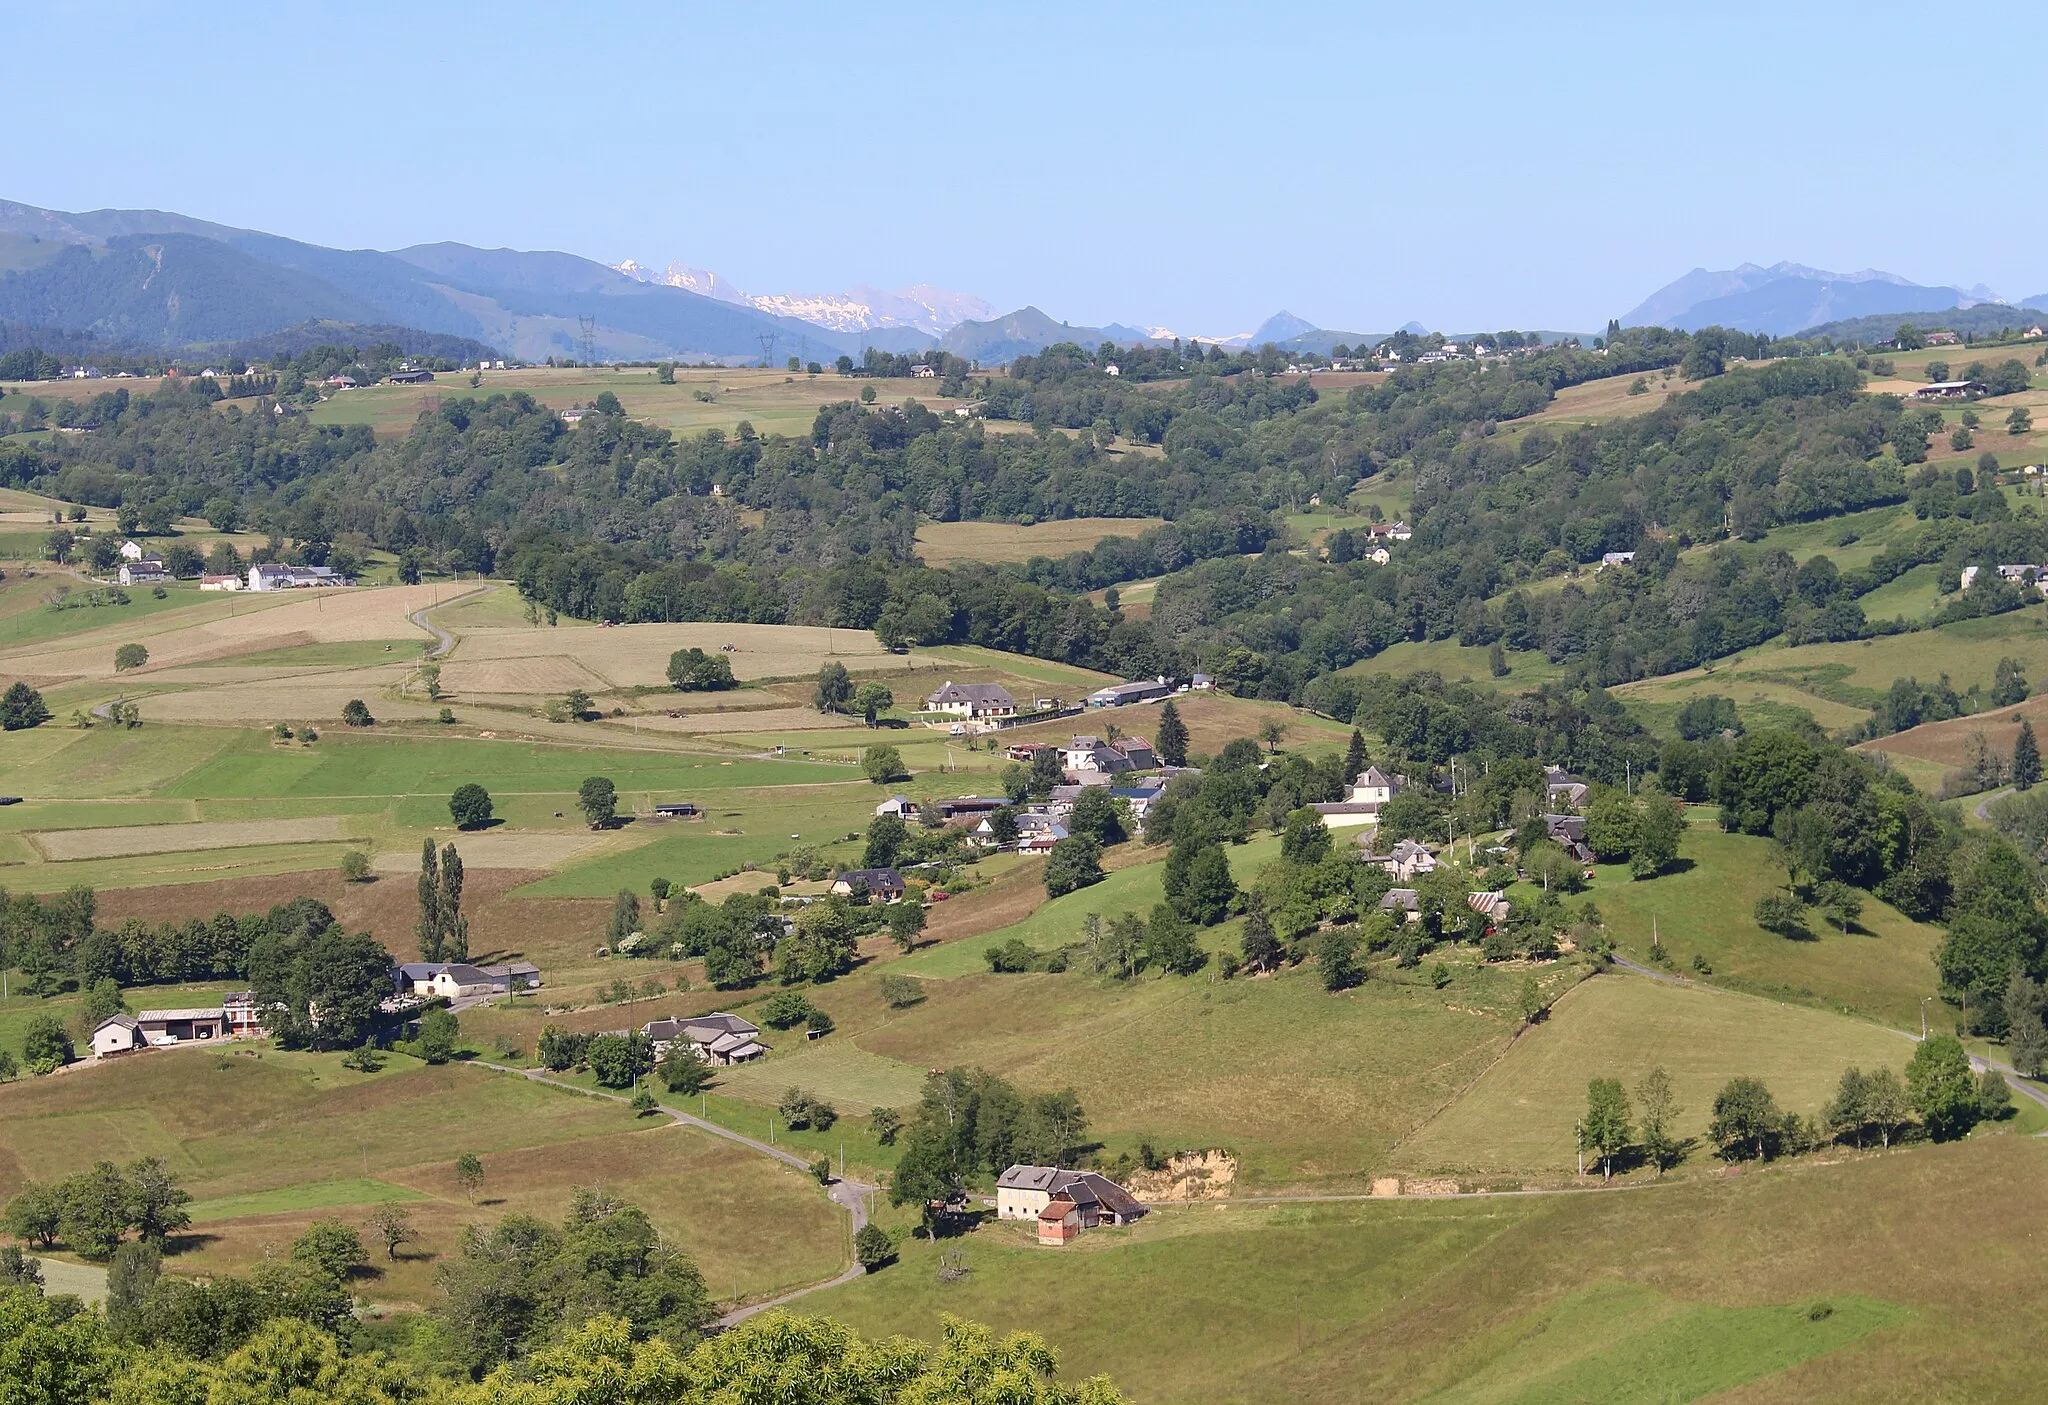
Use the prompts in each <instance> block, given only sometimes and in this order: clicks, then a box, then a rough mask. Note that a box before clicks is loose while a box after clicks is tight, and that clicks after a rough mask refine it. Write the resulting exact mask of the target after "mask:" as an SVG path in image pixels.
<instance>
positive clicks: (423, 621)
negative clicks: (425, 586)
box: [406, 585, 490, 659]
mask: <svg viewBox="0 0 2048 1405" xmlns="http://www.w3.org/2000/svg"><path fill="white" fill-rule="evenodd" d="M489 589H490V586H489V585H480V586H478V587H476V589H474V590H464V591H458V592H457V593H455V594H454V595H451V596H449V597H448V598H447V599H446V600H436V601H435V602H434V603H433V604H431V605H422V606H420V607H419V609H417V610H414V611H413V612H412V613H411V614H409V615H407V616H406V619H408V620H410V621H411V622H412V623H414V624H416V625H418V626H419V627H420V628H421V629H424V630H425V631H427V633H429V634H431V635H433V636H434V647H433V648H431V649H429V650H428V651H427V653H426V657H427V658H430V659H438V658H445V657H446V656H447V654H448V652H449V651H450V650H451V649H453V648H454V647H455V636H454V635H452V634H450V633H449V632H448V631H447V630H445V629H443V628H441V626H439V625H438V624H435V623H434V622H433V621H432V620H430V619H428V618H427V616H428V615H430V614H432V613H433V612H434V611H436V610H438V609H440V608H441V607H442V606H443V605H453V604H454V603H455V602H456V601H458V600H467V599H468V598H469V597H470V596H472V595H480V594H482V593H483V592H484V591H486V590H489Z"/></svg>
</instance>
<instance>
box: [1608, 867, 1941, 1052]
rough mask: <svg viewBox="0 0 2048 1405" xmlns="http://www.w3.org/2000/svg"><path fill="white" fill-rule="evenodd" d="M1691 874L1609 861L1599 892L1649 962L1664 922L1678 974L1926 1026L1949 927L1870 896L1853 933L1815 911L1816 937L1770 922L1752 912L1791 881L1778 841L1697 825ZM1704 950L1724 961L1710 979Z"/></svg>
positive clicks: (1621, 932) (1623, 939) (1620, 929)
mask: <svg viewBox="0 0 2048 1405" xmlns="http://www.w3.org/2000/svg"><path fill="white" fill-rule="evenodd" d="M1679 857H1680V860H1681V863H1683V864H1686V865H1689V866H1688V867H1686V868H1684V870H1683V871H1682V872H1676V873H1667V874H1665V875H1664V876H1662V877H1660V878H1655V879H1650V880H1648V881H1644V882H1636V881H1631V880H1630V879H1629V877H1628V870H1627V869H1626V868H1625V867H1623V866H1621V865H1615V864H1603V865H1600V866H1599V867H1597V868H1596V869H1595V870H1594V872H1595V874H1596V875H1597V876H1596V878H1595V880H1594V883H1593V888H1592V894H1591V896H1592V897H1593V899H1594V900H1595V901H1596V902H1597V903H1598V904H1599V906H1600V914H1601V917H1602V918H1603V919H1604V920H1605V922H1606V923H1607V930H1608V933H1609V935H1610V936H1612V937H1613V938H1614V940H1615V942H1616V944H1617V945H1618V947H1619V949H1620V950H1621V951H1622V952H1624V953H1625V954H1626V955H1628V956H1629V957H1631V958H1632V959H1634V960H1636V961H1639V962H1643V963H1645V964H1648V962H1649V956H1650V937H1651V932H1652V928H1653V927H1654V929H1655V933H1656V935H1657V936H1658V938H1660V939H1661V940H1662V942H1663V944H1664V949H1665V951H1666V952H1668V953H1669V954H1670V957H1671V960H1672V963H1673V966H1674V967H1675V968H1676V972H1677V974H1680V975H1684V976H1687V977H1690V978H1697V979H1702V980H1705V981H1709V982H1711V983H1713V984H1716V985H1723V986H1727V987H1728V988H1730V989H1734V990H1745V991H1750V992H1752V993H1754V994H1758V995H1762V996H1766V997H1769V998H1771V999H1776V1000H1784V1001H1789V1002H1793V1003H1797V1004H1803V1005H1812V1006H1817V1007H1819V1008H1822V1009H1826V1010H1834V1011H1841V1012H1845V1013H1851V1014H1855V1015H1858V1016H1861V1017H1863V1018H1866V1019H1872V1020H1880V1021H1882V1022H1884V1023H1885V1024H1888V1025H1891V1026H1893V1027H1894V1028H1897V1029H1911V1030H1915V1031H1917V1030H1918V1029H1919V1027H1920V1001H1921V998H1922V997H1923V996H1931V995H1933V994H1935V992H1936V986H1937V978H1936V974H1935V969H1934V952H1935V950H1936V948H1937V947H1938V946H1939V945H1940V943H1941V931H1940V929H1939V928H1936V927H1932V926H1929V925H1927V924H1926V923H1922V922H1915V921H1913V920H1911V919H1910V918H1908V917H1906V916H1904V915H1903V914H1901V913H1900V912H1898V911H1897V910H1896V909H1894V908H1892V907H1890V906H1889V905H1887V904H1886V903H1884V902H1882V901H1880V900H1879V899H1878V898H1876V897H1874V896H1871V895H1868V894H1866V895H1864V901H1863V914H1862V916H1861V917H1860V918H1859V919H1858V924H1857V926H1856V927H1855V928H1852V929H1851V930H1850V931H1849V932H1847V933H1846V934H1845V933H1842V932H1840V931H1837V930H1836V929H1835V928H1833V927H1831V926H1829V925H1828V924H1827V923H1826V922H1824V921H1823V920H1822V919H1821V917H1820V916H1819V914H1817V913H1814V914H1810V915H1809V918H1808V921H1807V928H1808V933H1809V935H1808V936H1807V937H1806V938H1804V939H1798V940H1795V939H1791V938H1786V937H1781V936H1777V935H1775V934H1773V933H1770V932H1766V931H1765V930H1764V929H1763V928H1761V927H1759V926H1757V925H1756V923H1755V921H1754V920H1753V919H1752V918H1751V916H1750V913H1751V910H1752V909H1753V908H1754V907H1755V905H1756V900H1757V899H1758V898H1761V897H1763V896H1765V895H1766V894H1767V893H1772V892H1779V891H1782V889H1781V887H1780V885H1782V884H1783V882H1784V881H1785V871H1784V869H1783V867H1782V866H1781V865H1780V864H1779V863H1778V862H1777V860H1776V859H1775V858H1774V857H1773V849H1772V845H1771V841H1770V840H1768V839H1764V838H1757V837H1752V836H1749V835H1741V834H1723V833H1721V832H1720V831H1719V830H1716V829H1708V828H1698V827H1695V828H1691V829H1689V830H1687V832H1686V835H1685V838H1684V840H1683V842H1682V843H1681V845H1680V847H1679ZM1695 955H1700V956H1704V957H1705V958H1706V960H1707V964H1708V965H1709V966H1711V967H1712V968H1713V974H1712V976H1710V977H1700V976H1699V974H1698V973H1697V972H1696V971H1694V970H1693V969H1692V967H1691V962H1692V958H1693V957H1694V956H1695Z"/></svg>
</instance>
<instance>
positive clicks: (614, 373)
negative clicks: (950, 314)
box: [309, 348, 1029, 438]
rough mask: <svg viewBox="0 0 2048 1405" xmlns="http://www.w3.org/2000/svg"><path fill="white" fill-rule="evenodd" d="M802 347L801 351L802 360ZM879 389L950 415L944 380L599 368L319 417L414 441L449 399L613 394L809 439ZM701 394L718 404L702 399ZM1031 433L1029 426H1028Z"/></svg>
mask: <svg viewBox="0 0 2048 1405" xmlns="http://www.w3.org/2000/svg"><path fill="white" fill-rule="evenodd" d="M795 350H796V349H795V348H792V351H793V352H794V351H795ZM810 359H816V360H820V361H823V362H825V363H826V364H827V365H828V366H829V364H830V362H831V360H832V358H831V357H830V356H824V355H822V354H821V353H820V350H819V349H818V348H812V350H811V351H810V352H809V353H808V354H807V355H806V360H810ZM869 386H872V387H873V388H874V390H875V393H876V395H877V404H878V405H880V406H888V405H900V404H902V403H903V402H905V401H907V400H917V401H920V402H921V403H923V404H925V405H928V406H930V407H931V408H933V409H934V410H937V411H938V412H939V413H940V414H945V413H947V406H948V405H949V404H950V403H951V402H949V401H946V400H943V399H941V398H940V397H939V394H938V386H937V383H936V382H933V381H930V380H916V379H893V380H892V379H879V378H878V379H867V378H863V379H861V380H859V381H854V380H849V379H847V378H846V377H843V376H840V375H837V374H836V373H833V372H830V371H829V370H828V371H827V372H826V373H825V374H823V375H819V376H810V375H805V374H801V373H799V374H791V373H789V372H786V371H777V370H761V369H758V368H746V367H724V368H720V369H717V370H701V369H692V368H687V367H678V368H677V370H676V373H675V384H673V385H663V384H661V383H660V381H659V380H658V379H657V378H656V376H655V373H654V371H652V370H650V369H648V368H645V367H628V366H616V367H614V366H590V367H581V366H579V367H564V368H553V367H546V366H532V367H526V368H523V369H520V370H505V371H487V372H485V373H484V375H483V384H482V385H480V386H474V387H473V386H471V385H470V383H469V378H468V377H467V376H458V375H446V376H441V377H439V378H438V379H436V380H435V381H434V382H433V383H432V384H430V385H389V384H381V385H375V386H364V387H362V388H360V389H356V390H347V391H343V392H342V393H340V394H338V395H335V396H332V397H331V398H329V399H327V400H323V401H322V402H321V403H320V405H319V406H318V408H316V409H314V410H312V411H311V412H310V413H309V418H310V419H312V420H313V422H314V423H316V424H367V425H369V426H370V427H371V429H372V430H373V431H374V432H375V433H376V434H377V435H378V436H379V437H380V438H385V437H391V436H396V435H402V434H405V433H406V432H407V431H409V430H410V429H411V428H412V426H413V424H414V422H415V421H416V420H418V418H419V415H420V412H421V411H422V410H424V409H426V408H427V407H428V406H429V405H432V404H434V403H437V402H439V401H442V400H451V399H463V400H476V399H483V398H485V397H487V396H492V395H503V394H507V393H509V392H512V391H519V390H523V391H525V392H527V393H528V394H530V395H532V396H533V398H534V399H536V400H538V401H540V402H541V403H542V404H544V405H546V406H548V407H550V408H551V409H554V410H567V409H570V408H572V407H575V406H579V405H588V404H589V403H590V402H591V401H593V400H595V399H596V398H597V397H598V396H599V395H600V394H602V393H604V392H605V391H610V392H611V393H612V394H614V395H616V396H618V397H619V403H620V404H621V405H623V406H624V407H625V411H626V413H627V414H628V415H630V416H631V417H633V418H634V419H640V420H646V421H648V422H650V423H653V424H658V425H661V426H663V427H665V428H668V429H672V430H675V431H676V432H677V433H678V434H701V433H702V432H703V431H705V430H707V429H720V430H724V431H726V432H727V433H728V434H730V433H731V432H732V431H734V430H736V429H737V428H738V427H739V425H740V424H741V422H742V421H744V422H746V423H748V424H751V425H752V426H753V427H754V428H755V430H756V431H758V432H759V433H762V434H791V435H806V434H809V433H810V430H811V426H812V424H813V423H814V422H815V421H816V419H817V416H818V411H819V409H821V408H822V407H824V406H826V405H831V404H837V403H841V402H846V401H852V400H854V399H856V398H857V397H858V395H859V394H860V392H861V390H862V389H863V388H865V387H869ZM700 395H702V396H706V397H708V398H699V397H700ZM1025 428H1026V430H1027V432H1028V430H1029V426H1025Z"/></svg>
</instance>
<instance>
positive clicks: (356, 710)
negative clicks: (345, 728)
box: [341, 698, 377, 727]
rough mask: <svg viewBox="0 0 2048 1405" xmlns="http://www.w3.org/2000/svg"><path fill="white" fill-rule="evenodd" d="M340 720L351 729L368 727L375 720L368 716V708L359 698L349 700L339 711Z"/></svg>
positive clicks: (373, 723)
mask: <svg viewBox="0 0 2048 1405" xmlns="http://www.w3.org/2000/svg"><path fill="white" fill-rule="evenodd" d="M341 720H342V721H343V722H344V723H346V724H347V725H349V726H351V727H369V726H373V725H375V723H376V721H377V719H376V718H374V717H372V716H370V706H369V704H368V703H366V702H364V701H363V700H362V699H361V698H350V699H349V700H348V701H347V702H346V703H345V704H343V705H342V709H341Z"/></svg>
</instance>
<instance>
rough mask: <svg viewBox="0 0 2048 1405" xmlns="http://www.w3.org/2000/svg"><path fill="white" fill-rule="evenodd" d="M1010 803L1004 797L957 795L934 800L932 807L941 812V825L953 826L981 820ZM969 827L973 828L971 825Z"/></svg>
mask: <svg viewBox="0 0 2048 1405" xmlns="http://www.w3.org/2000/svg"><path fill="white" fill-rule="evenodd" d="M1009 803H1010V801H1009V798H1008V797H1007V796H1002V795H955V796H953V797H951V798H950V799H946V800H934V801H933V802H932V805H933V807H934V808H936V809H937V810H938V812H939V823H941V824H951V823H953V822H954V821H956V820H979V819H980V818H981V817H982V816H983V815H986V814H988V813H989V812H991V811H993V810H1000V809H1002V808H1003V806H1005V805H1007V804H1009ZM968 827H969V828H972V827H973V826H972V825H971V824H970V825H969V826H968Z"/></svg>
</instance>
